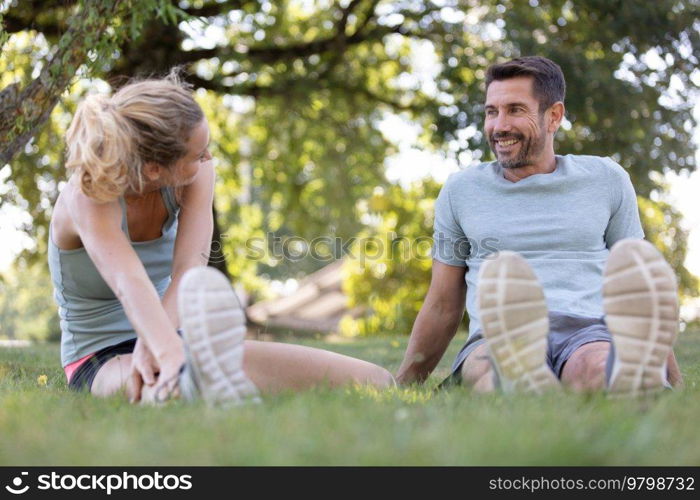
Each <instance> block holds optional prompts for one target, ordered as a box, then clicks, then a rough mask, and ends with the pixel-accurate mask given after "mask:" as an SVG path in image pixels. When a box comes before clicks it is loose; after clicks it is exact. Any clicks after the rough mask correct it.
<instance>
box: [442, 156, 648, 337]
mask: <svg viewBox="0 0 700 500" xmlns="http://www.w3.org/2000/svg"><path fill="white" fill-rule="evenodd" d="M556 164H557V165H556V169H555V170H554V171H553V172H551V173H549V174H536V175H531V176H530V177H527V178H525V179H523V180H521V181H519V182H511V181H508V180H507V179H505V178H504V177H503V170H502V168H501V166H500V165H499V164H498V163H497V162H491V163H482V164H479V165H476V166H474V167H470V168H467V169H465V170H462V171H460V172H457V173H455V174H452V175H451V176H450V177H449V179H447V182H446V183H445V185H444V186H443V188H442V190H441V191H440V195H439V196H438V198H437V200H436V202H435V226H434V235H433V238H434V245H433V258H434V259H435V260H438V261H440V262H442V263H444V264H448V265H451V266H460V267H467V272H466V277H465V280H466V283H467V312H468V313H469V336H470V337H471V336H472V335H473V334H474V333H475V332H476V330H478V329H479V328H480V323H479V315H478V310H477V305H476V304H477V301H476V290H477V277H478V275H479V268H480V266H481V263H482V262H483V261H484V258H485V257H487V256H488V255H489V254H491V253H493V252H497V251H500V250H512V251H514V252H518V253H519V254H520V255H522V256H523V257H525V258H526V259H527V261H528V262H529V263H530V265H531V266H532V268H533V270H534V272H535V274H536V275H537V277H538V279H539V280H540V283H542V286H543V288H544V294H545V298H546V300H547V306H548V308H549V310H550V311H551V312H554V311H556V312H562V313H572V314H579V315H583V316H591V317H601V316H603V299H602V292H601V288H602V285H603V268H604V266H605V261H606V259H607V256H608V253H609V249H610V248H611V247H612V246H613V245H614V244H615V242H616V241H618V240H621V239H624V238H640V239H641V238H644V232H643V231H642V226H641V223H640V221H639V212H638V209H637V200H636V196H635V193H634V188H633V187H632V183H631V182H630V178H629V175H628V174H627V172H626V171H625V170H624V169H623V168H622V167H621V166H620V165H618V164H617V163H615V162H614V161H612V160H611V159H609V158H600V157H597V156H577V155H566V156H557V157H556Z"/></svg>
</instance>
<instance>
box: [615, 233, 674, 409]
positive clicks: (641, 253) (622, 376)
mask: <svg viewBox="0 0 700 500" xmlns="http://www.w3.org/2000/svg"><path fill="white" fill-rule="evenodd" d="M603 304H604V307H605V321H606V323H607V325H608V329H609V330H610V333H611V334H612V337H613V341H614V343H615V355H614V361H613V368H612V372H611V376H610V381H609V383H608V392H609V393H610V394H611V395H620V396H637V395H644V394H649V393H655V392H658V391H660V390H662V389H663V388H664V384H665V381H666V360H667V357H668V355H669V353H670V352H671V349H672V348H673V344H674V342H675V340H676V334H677V328H678V285H677V282H676V276H675V274H674V272H673V269H671V266H669V265H668V263H667V262H666V260H665V259H664V258H663V256H662V255H661V253H660V252H659V251H658V250H657V249H656V248H654V246H653V245H652V244H651V243H649V242H647V241H644V240H623V241H620V242H618V243H617V244H615V246H614V247H613V248H612V250H611V252H610V256H609V257H608V262H607V264H606V266H605V272H604V281H603Z"/></svg>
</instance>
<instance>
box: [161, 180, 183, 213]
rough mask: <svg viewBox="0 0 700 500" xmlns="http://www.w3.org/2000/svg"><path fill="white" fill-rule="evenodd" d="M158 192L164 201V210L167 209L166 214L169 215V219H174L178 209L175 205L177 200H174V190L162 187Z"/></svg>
mask: <svg viewBox="0 0 700 500" xmlns="http://www.w3.org/2000/svg"><path fill="white" fill-rule="evenodd" d="M160 192H161V195H162V196H163V200H165V208H167V209H168V214H170V216H171V217H175V216H176V215H177V211H178V209H179V208H180V207H179V206H178V204H177V199H175V188H173V187H170V186H168V187H162V188H160Z"/></svg>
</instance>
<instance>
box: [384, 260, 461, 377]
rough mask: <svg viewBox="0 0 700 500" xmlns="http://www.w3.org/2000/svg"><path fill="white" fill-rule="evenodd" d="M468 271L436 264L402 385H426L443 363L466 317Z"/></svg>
mask: <svg viewBox="0 0 700 500" xmlns="http://www.w3.org/2000/svg"><path fill="white" fill-rule="evenodd" d="M465 271H466V268H465V267H457V266H449V265H447V264H443V263H441V262H438V261H436V260H433V276H432V279H431V281H430V288H429V289H428V293H427V295H426V297H425V302H423V307H421V310H420V312H419V313H418V317H417V318H416V321H415V323H414V324H413V331H412V332H411V338H410V339H409V341H408V348H407V349H406V354H405V355H404V360H403V362H402V363H401V366H400V367H399V371H398V373H397V375H396V380H397V381H398V383H399V384H411V383H414V382H418V383H422V382H423V381H424V380H425V379H426V378H428V376H429V375H430V373H431V372H432V371H433V370H434V369H435V367H436V366H437V364H438V363H439V362H440V359H441V358H442V356H443V354H444V353H445V350H446V349H447V346H448V345H449V343H450V341H451V340H452V338H453V337H454V335H455V333H456V331H457V327H458V326H459V322H460V320H461V319H462V315H463V314H464V298H465V294H466V292H467V285H466V283H465V282H464V273H465Z"/></svg>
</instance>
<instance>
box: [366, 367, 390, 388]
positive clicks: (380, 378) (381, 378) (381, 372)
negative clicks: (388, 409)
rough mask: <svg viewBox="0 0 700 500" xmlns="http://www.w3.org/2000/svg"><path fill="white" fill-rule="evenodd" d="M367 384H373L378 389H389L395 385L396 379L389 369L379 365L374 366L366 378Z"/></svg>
mask: <svg viewBox="0 0 700 500" xmlns="http://www.w3.org/2000/svg"><path fill="white" fill-rule="evenodd" d="M367 383H368V384H369V385H373V386H375V387H378V388H380V389H389V388H391V387H396V380H395V379H394V376H393V375H392V374H391V372H390V371H389V370H387V369H386V368H382V367H381V366H375V367H374V369H373V370H372V372H371V374H370V378H369V379H368V380H367Z"/></svg>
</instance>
